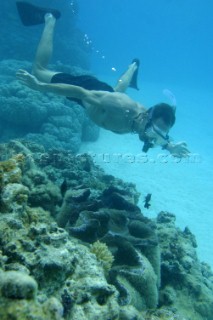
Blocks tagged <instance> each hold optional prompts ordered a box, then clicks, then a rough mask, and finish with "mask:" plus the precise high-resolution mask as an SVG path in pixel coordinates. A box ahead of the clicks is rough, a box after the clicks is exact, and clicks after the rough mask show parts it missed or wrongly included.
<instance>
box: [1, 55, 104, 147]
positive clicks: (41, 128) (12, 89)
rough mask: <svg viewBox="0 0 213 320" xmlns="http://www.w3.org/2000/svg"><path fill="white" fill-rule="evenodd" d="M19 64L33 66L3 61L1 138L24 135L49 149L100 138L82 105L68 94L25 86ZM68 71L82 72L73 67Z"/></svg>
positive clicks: (20, 64)
mask: <svg viewBox="0 0 213 320" xmlns="http://www.w3.org/2000/svg"><path fill="white" fill-rule="evenodd" d="M19 68H22V69H23V68H25V69H30V68H31V66H30V64H29V63H27V62H20V61H16V60H7V61H6V60H5V61H2V62H0V70H1V71H2V74H4V75H5V77H4V81H2V82H1V85H0V104H1V109H0V128H1V129H0V141H1V142H6V141H8V140H10V139H13V138H22V139H23V140H29V141H35V142H36V143H39V144H41V145H43V146H44V147H45V148H46V149H50V148H57V149H64V150H70V151H71V152H77V151H78V150H79V147H80V144H81V141H94V140H96V139H97V138H98V136H99V128H98V127H97V126H96V125H95V124H94V123H92V122H91V121H90V120H89V118H88V117H87V115H86V113H85V111H84V109H83V108H82V107H80V106H79V105H77V104H76V103H75V102H73V101H70V100H68V99H66V98H62V97H57V96H54V95H51V94H47V95H44V94H41V93H39V92H36V91H32V90H30V89H28V88H26V87H24V86H23V85H21V84H20V83H19V82H18V81H16V80H14V78H15V73H16V71H17V70H18V69H19ZM55 69H56V70H57V69H60V66H55ZM67 69H68V67H67ZM63 70H65V66H63ZM65 71H66V70H65ZM67 72H71V73H72V74H82V73H83V71H82V70H81V69H80V68H74V67H73V68H69V70H67Z"/></svg>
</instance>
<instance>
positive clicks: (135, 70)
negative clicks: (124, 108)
mask: <svg viewBox="0 0 213 320" xmlns="http://www.w3.org/2000/svg"><path fill="white" fill-rule="evenodd" d="M139 66H140V60H139V59H137V58H135V59H133V60H132V64H131V65H130V68H132V69H133V75H132V79H131V81H130V83H129V87H131V88H134V89H136V90H139V88H138V84H137V81H138V70H139Z"/></svg>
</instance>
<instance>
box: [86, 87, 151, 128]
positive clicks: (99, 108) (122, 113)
mask: <svg viewBox="0 0 213 320" xmlns="http://www.w3.org/2000/svg"><path fill="white" fill-rule="evenodd" d="M89 95H90V98H92V99H91V101H92V103H91V102H88V99H87V98H86V99H85V100H83V105H84V106H85V108H86V110H87V114H88V116H89V117H90V118H91V120H93V121H94V122H95V123H96V124H97V125H98V126H100V127H103V128H104V129H107V130H110V131H113V132H116V133H129V132H132V130H133V127H132V126H133V121H134V119H135V118H137V116H138V115H139V114H140V113H141V112H145V108H143V107H142V106H141V105H140V104H139V103H137V102H135V101H134V100H132V99H131V98H129V97H128V96H127V95H126V94H124V93H119V92H106V91H90V92H89Z"/></svg>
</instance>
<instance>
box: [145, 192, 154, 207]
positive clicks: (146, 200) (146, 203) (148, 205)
mask: <svg viewBox="0 0 213 320" xmlns="http://www.w3.org/2000/svg"><path fill="white" fill-rule="evenodd" d="M151 197H152V194H151V193H147V195H146V196H145V197H144V208H146V209H149V207H150V206H151V204H150V203H149V202H150V201H151Z"/></svg>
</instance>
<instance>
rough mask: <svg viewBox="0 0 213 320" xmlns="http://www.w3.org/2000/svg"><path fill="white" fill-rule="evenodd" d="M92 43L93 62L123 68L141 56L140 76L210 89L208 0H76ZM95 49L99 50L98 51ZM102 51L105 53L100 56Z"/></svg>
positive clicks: (105, 68) (212, 39)
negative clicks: (103, 57)
mask: <svg viewBox="0 0 213 320" xmlns="http://www.w3.org/2000/svg"><path fill="white" fill-rule="evenodd" d="M78 3H79V7H80V9H79V11H80V16H79V25H80V26H82V29H83V30H85V32H86V33H87V34H88V35H89V37H90V38H91V39H92V41H93V44H94V55H93V68H94V69H95V70H99V71H100V72H102V73H108V72H109V71H110V69H111V67H116V69H118V70H123V69H124V68H125V67H126V65H127V64H128V63H129V62H130V61H131V59H132V58H134V57H135V56H136V57H139V58H140V59H141V63H142V75H141V77H142V79H143V80H144V81H146V80H147V81H153V82H164V83H171V82H172V83H173V82H175V83H181V84H183V83H187V85H190V86H194V85H196V86H199V87H202V88H209V89H210V90H211V89H212V75H213V62H212V54H213V28H212V15H213V2H212V1H211V0H204V1H200V0H178V1H177V0H122V1H121V0H108V1H105V0H91V1H89V2H87V1H86V0H79V1H78ZM96 50H98V51H99V53H96ZM102 55H104V56H105V57H106V58H105V59H104V61H103V59H101V57H102Z"/></svg>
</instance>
